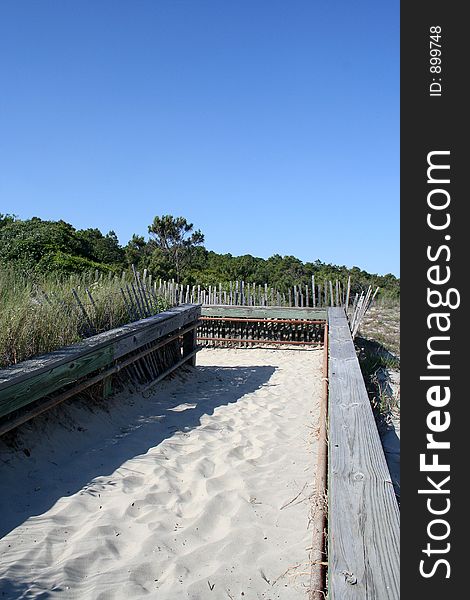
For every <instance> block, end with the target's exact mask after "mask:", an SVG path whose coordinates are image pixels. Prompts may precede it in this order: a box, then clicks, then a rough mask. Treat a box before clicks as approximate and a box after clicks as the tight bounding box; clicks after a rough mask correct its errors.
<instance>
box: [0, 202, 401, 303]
mask: <svg viewBox="0 0 470 600" xmlns="http://www.w3.org/2000/svg"><path fill="white" fill-rule="evenodd" d="M0 265H2V266H4V267H5V266H8V267H12V268H14V269H15V270H16V271H20V272H22V273H24V274H26V275H27V276H29V277H34V276H35V275H45V274H53V275H56V276H59V277H62V276H68V275H71V274H77V273H84V272H86V271H92V270H95V271H96V270H98V271H100V272H103V273H106V272H113V273H119V272H120V271H122V270H124V269H128V268H129V267H130V266H131V265H135V267H136V268H137V269H138V270H141V271H142V270H143V269H147V270H148V271H149V272H150V273H152V275H153V277H154V278H161V279H165V280H171V279H175V280H176V281H178V282H180V283H182V284H184V285H191V286H192V285H201V286H209V285H215V284H218V283H219V282H220V283H222V284H228V282H230V281H236V280H243V281H245V282H246V283H257V284H264V283H267V284H268V285H269V286H270V287H273V288H275V289H277V290H279V291H280V292H281V293H282V292H286V291H287V290H288V289H289V288H292V287H293V286H294V285H297V286H300V285H301V286H305V285H310V284H311V279H312V275H313V276H315V279H316V281H317V282H318V283H320V282H323V281H327V280H332V281H334V280H335V279H339V280H341V281H343V282H344V281H346V279H347V277H348V275H351V280H352V285H353V291H360V290H361V289H365V288H367V287H368V286H369V285H372V286H374V287H375V286H379V287H380V288H381V295H382V296H383V297H389V298H399V295H400V281H399V279H397V278H396V277H395V276H394V275H392V274H387V275H377V274H371V273H368V272H367V271H364V270H362V269H360V268H359V267H352V268H347V267H345V266H339V265H333V264H329V263H324V262H322V261H320V260H315V261H312V262H302V261H301V260H300V259H298V258H296V257H295V256H281V255H279V254H275V255H273V256H270V257H269V258H267V259H264V258H259V257H255V256H251V255H250V254H245V255H243V256H232V254H219V253H217V252H214V251H212V250H208V249H207V248H206V247H205V246H204V235H203V233H202V232H201V231H200V230H195V229H194V226H193V224H192V223H189V222H188V221H187V220H186V219H185V218H184V217H174V216H172V215H162V216H156V217H155V219H154V220H153V222H152V223H151V224H150V225H149V226H148V236H147V238H145V237H144V236H142V235H136V234H134V235H133V236H132V238H131V239H130V240H129V242H128V243H127V244H126V245H124V246H121V245H120V243H119V240H118V238H117V236H116V233H115V232H114V231H109V232H108V233H106V234H103V233H102V232H101V231H100V230H99V229H96V228H89V229H75V228H74V227H73V226H72V225H71V224H69V223H66V222H65V221H62V220H61V221H46V220H42V219H40V218H38V217H33V218H31V219H26V220H21V219H18V218H16V217H14V216H13V215H5V214H1V213H0Z"/></svg>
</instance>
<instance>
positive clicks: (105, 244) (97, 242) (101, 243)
mask: <svg viewBox="0 0 470 600" xmlns="http://www.w3.org/2000/svg"><path fill="white" fill-rule="evenodd" d="M77 236H78V238H79V239H80V240H81V241H82V242H83V251H84V254H85V256H86V257H87V258H89V259H90V260H94V261H96V262H100V263H105V264H108V265H119V264H122V262H123V260H124V250H123V249H122V248H121V246H120V245H119V240H118V239H117V236H116V234H115V233H114V231H112V230H111V231H110V232H109V233H107V234H106V235H103V234H102V233H101V231H100V230H99V229H96V228H95V229H92V228H90V229H80V230H79V231H77Z"/></svg>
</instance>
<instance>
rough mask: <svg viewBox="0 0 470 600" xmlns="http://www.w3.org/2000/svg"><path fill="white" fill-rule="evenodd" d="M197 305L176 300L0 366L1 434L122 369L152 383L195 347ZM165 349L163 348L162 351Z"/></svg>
mask: <svg viewBox="0 0 470 600" xmlns="http://www.w3.org/2000/svg"><path fill="white" fill-rule="evenodd" d="M200 315H201V307H200V306H199V305H181V306H177V307H174V308H172V309H170V310H167V311H165V312H162V313H159V314H157V315H155V316H153V317H149V318H146V319H142V320H140V321H137V322H134V323H130V324H128V325H124V326H123V327H119V328H117V329H113V330H111V331H106V332H105V333H101V334H98V335H95V336H93V337H90V338H88V339H86V340H83V341H82V342H79V343H78V344H74V345H72V346H68V347H66V348H62V349H60V350H57V351H55V352H51V353H49V354H46V355H43V356H38V357H36V358H33V359H31V360H27V361H24V362H22V363H19V364H17V365H14V366H11V367H8V368H6V369H3V370H0V435H1V434H3V433H5V432H6V431H9V430H10V429H13V428H14V427H16V426H18V425H19V424H21V423H23V422H25V421H27V420H28V419H30V418H32V417H33V416H36V415H37V414H40V413H41V412H44V411H45V410H47V409H48V408H51V407H52V406H54V405H56V404H58V403H59V402H61V401H63V400H65V399H67V398H69V397H71V396H73V395H75V394H76V393H78V392H80V391H82V390H83V389H86V388H89V387H91V386H92V385H95V384H97V383H98V382H102V381H104V382H105V386H104V388H105V390H106V389H109V385H108V384H109V382H110V381H111V379H110V378H111V377H112V375H114V374H116V373H118V372H124V371H125V369H127V370H128V371H129V372H130V376H131V377H132V378H133V380H134V382H137V383H138V384H140V385H153V384H154V383H156V382H157V380H160V379H161V378H163V377H164V376H165V375H167V374H168V373H170V372H171V371H172V370H174V369H175V368H177V367H178V366H180V365H181V364H183V363H185V362H187V361H192V362H193V364H194V356H195V352H196V327H197V325H198V322H199V317H200ZM165 350H168V351H167V352H166V353H165Z"/></svg>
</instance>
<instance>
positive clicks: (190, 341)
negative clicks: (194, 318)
mask: <svg viewBox="0 0 470 600" xmlns="http://www.w3.org/2000/svg"><path fill="white" fill-rule="evenodd" d="M196 331H197V328H196V327H195V328H194V329H191V330H190V331H188V332H187V333H185V334H184V335H183V358H184V357H185V356H188V354H191V352H193V351H194V350H196V346H197V342H196ZM187 364H190V365H192V366H193V367H195V366H196V355H194V356H193V357H192V358H190V359H189V360H188V363H187Z"/></svg>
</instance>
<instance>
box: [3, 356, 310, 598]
mask: <svg viewBox="0 0 470 600" xmlns="http://www.w3.org/2000/svg"><path fill="white" fill-rule="evenodd" d="M197 362H198V367H197V368H196V369H194V368H188V369H187V370H186V371H184V372H183V371H181V372H180V374H178V375H176V376H175V377H174V378H173V379H171V380H167V381H165V382H163V383H161V384H159V386H158V387H157V391H156V393H154V394H153V395H149V394H147V396H148V397H147V398H143V397H142V395H140V394H133V395H131V396H129V394H127V395H122V394H121V395H120V397H116V398H114V399H111V400H110V407H109V412H106V411H103V410H97V409H96V408H95V409H94V410H90V409H87V408H86V407H84V405H83V403H81V404H80V403H75V405H74V404H72V403H69V404H68V405H67V406H66V407H62V408H61V409H60V410H61V412H56V413H55V415H54V414H49V415H48V416H47V417H42V418H40V419H36V421H35V422H33V423H32V424H28V425H25V426H23V427H22V429H21V432H20V434H19V436H18V441H19V449H17V450H16V451H12V450H11V449H9V448H6V447H5V446H4V445H3V444H0V450H1V459H2V462H1V463H0V475H1V478H2V479H1V481H2V491H1V494H0V519H1V525H0V535H4V537H3V538H2V539H1V540H0V555H1V558H0V597H5V598H56V597H60V598H67V599H68V598H71V599H72V598H73V599H80V600H82V599H90V600H91V599H92V600H111V599H126V600H132V599H135V598H144V597H147V598H158V599H159V600H165V599H166V600H174V599H179V598H181V599H194V600H195V599H214V600H219V599H220V600H223V599H230V598H233V599H237V600H238V599H241V598H244V599H246V600H251V599H265V600H269V599H271V600H274V599H287V598H288V599H300V598H302V599H303V598H306V595H307V594H306V592H307V588H308V582H309V572H310V568H309V565H308V560H309V552H308V549H309V547H310V545H311V529H308V522H309V512H310V510H311V505H312V499H311V498H309V496H310V495H311V494H312V492H313V483H314V475H315V472H314V471H315V461H316V433H317V426H318V424H317V418H318V403H319V399H320V394H321V364H322V352H321V350H308V351H306V350H262V349H244V350H233V349H231V350H222V349H218V350H209V349H205V350H202V351H201V352H200V353H199V354H198V357H197ZM59 414H60V415H61V421H62V424H61V425H59V424H58V422H57V417H58V415H59ZM64 421H65V424H64ZM74 424H75V425H74ZM77 425H79V426H80V427H79V428H78V427H77ZM23 449H27V451H29V454H30V456H29V457H28V456H26V454H25V453H24V451H22V450H23ZM27 453H28V452H27ZM296 497H297V498H296ZM294 498H296V499H295V500H294V501H293V502H291V503H290V504H288V503H289V501H291V500H293V499H294ZM286 571H287V573H286ZM2 594H3V596H2Z"/></svg>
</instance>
